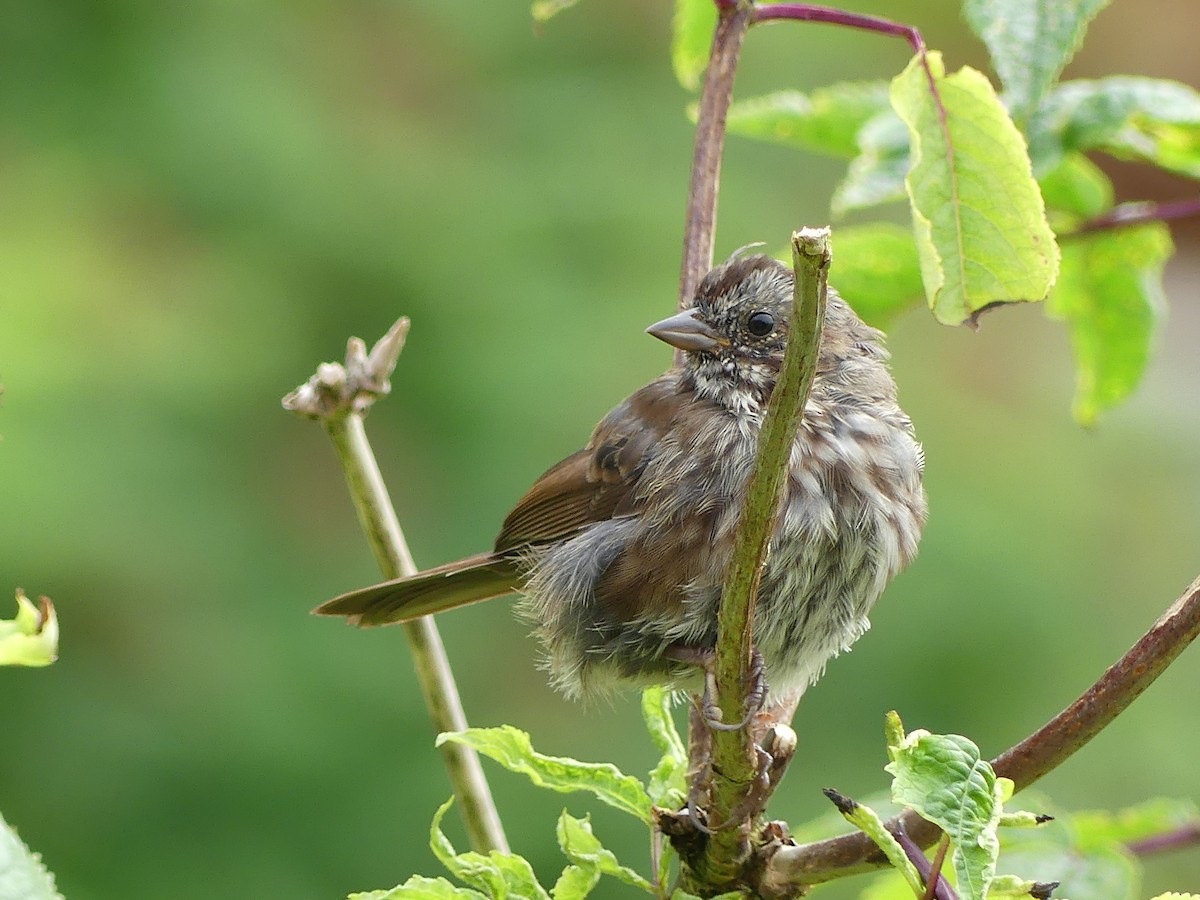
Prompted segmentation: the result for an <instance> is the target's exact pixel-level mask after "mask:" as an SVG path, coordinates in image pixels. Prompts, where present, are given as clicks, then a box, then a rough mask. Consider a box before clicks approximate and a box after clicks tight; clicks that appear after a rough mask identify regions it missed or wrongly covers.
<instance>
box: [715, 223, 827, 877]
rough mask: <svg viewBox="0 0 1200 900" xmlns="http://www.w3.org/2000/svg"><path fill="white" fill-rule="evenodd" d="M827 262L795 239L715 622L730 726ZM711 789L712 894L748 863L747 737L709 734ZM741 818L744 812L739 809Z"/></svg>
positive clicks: (736, 712) (806, 235)
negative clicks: (788, 313)
mask: <svg viewBox="0 0 1200 900" xmlns="http://www.w3.org/2000/svg"><path fill="white" fill-rule="evenodd" d="M831 259H832V255H831V253H830V249H829V229H828V228H806V229H803V230H801V231H798V232H796V233H795V234H793V235H792V266H793V268H794V270H795V279H796V283H795V288H794V292H793V297H792V318H791V323H792V324H791V331H790V333H789V335H788V345H787V351H786V353H785V355H784V361H783V366H782V369H781V370H780V373H779V379H778V381H777V382H776V384H775V389H774V391H773V392H772V393H771V400H770V403H769V404H768V406H767V412H766V415H765V417H764V419H763V424H762V430H761V432H760V433H759V441H758V453H757V456H756V458H755V463H754V469H753V471H752V472H751V474H750V479H749V481H748V483H747V486H746V496H745V500H744V501H743V505H742V511H741V516H740V518H739V520H738V527H737V532H736V536H735V539H734V540H735V543H734V549H733V554H732V557H731V559H730V563H729V569H728V570H727V571H726V574H725V582H724V584H723V586H722V590H721V607H720V610H719V612H718V618H717V650H716V654H717V658H716V680H717V691H718V702H719V704H720V708H721V715H722V718H723V719H724V721H726V722H736V721H738V720H739V719H740V718H741V717H742V714H743V708H742V707H743V704H744V702H745V693H746V691H745V687H746V685H747V684H748V682H749V680H750V677H751V672H750V669H751V666H750V656H751V650H752V628H751V623H752V622H753V621H754V605H755V596H756V594H757V592H758V582H759V579H760V577H761V575H762V569H763V563H764V561H765V560H766V556H767V548H768V544H769V543H770V539H771V532H772V526H773V524H774V522H775V517H776V513H777V511H778V509H779V498H780V494H781V492H782V489H783V487H784V483H785V479H786V476H787V471H788V464H789V462H790V461H791V450H792V445H793V443H794V442H795V438H796V431H797V429H798V428H799V426H800V420H801V418H802V416H803V412H804V404H805V401H806V400H807V399H808V394H809V391H810V390H811V388H812V382H813V377H814V375H815V374H816V370H817V354H818V351H819V349H820V345H821V329H822V326H823V324H824V321H825V296H826V289H827V284H826V282H827V278H828V275H829V265H830V261H831ZM712 758H713V767H712V768H713V786H712V803H711V813H710V819H709V824H710V825H712V826H714V827H715V828H716V832H715V833H714V834H713V836H712V838H711V839H710V840H709V842H708V844H707V847H706V851H705V856H704V859H703V861H702V862H701V863H700V864H699V865H698V866H697V868H698V870H699V874H700V877H701V878H703V879H704V880H705V882H706V883H707V884H709V885H710V886H722V885H724V884H727V883H731V882H733V881H734V880H735V879H736V877H737V875H738V873H739V870H740V867H741V865H742V863H743V862H744V861H745V859H746V857H747V855H748V853H749V846H748V843H747V839H748V835H749V831H750V827H751V825H752V824H753V823H752V822H751V821H750V820H749V816H748V815H747V817H746V821H741V822H738V821H736V818H737V816H738V813H737V811H738V810H739V809H743V808H746V807H744V806H743V805H742V800H743V799H744V798H745V796H746V792H747V790H748V789H749V786H750V785H751V784H753V783H754V781H755V780H756V778H757V777H758V775H759V762H758V754H757V750H756V749H755V746H754V742H753V740H752V739H751V734H750V730H749V729H739V730H737V731H718V732H716V733H715V734H714V735H713V756H712ZM746 809H748V808H746Z"/></svg>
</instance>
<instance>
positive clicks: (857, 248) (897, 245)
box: [833, 222, 924, 328]
mask: <svg viewBox="0 0 1200 900" xmlns="http://www.w3.org/2000/svg"><path fill="white" fill-rule="evenodd" d="M834 240H835V242H836V246H835V247H834V253H835V256H834V267H833V273H834V275H833V280H834V282H835V283H836V286H837V290H838V293H839V294H841V295H842V299H844V300H845V301H846V302H847V303H849V304H850V306H852V307H853V308H854V311H855V312H857V313H858V314H859V315H860V316H861V317H862V318H863V320H864V321H865V322H866V323H867V324H868V325H874V326H875V327H876V328H886V327H887V326H888V325H889V324H890V323H891V322H892V321H893V320H894V319H895V318H896V316H898V315H900V313H902V312H905V311H906V310H909V309H913V308H915V307H917V306H920V305H921V300H922V299H923V298H924V291H923V290H922V287H921V261H920V259H918V257H917V245H916V243H914V241H913V235H912V229H909V228H902V227H901V226H899V225H892V224H890V223H887V222H877V223H874V224H871V225H852V226H848V227H845V228H839V229H838V232H837V234H836V236H835V238H834Z"/></svg>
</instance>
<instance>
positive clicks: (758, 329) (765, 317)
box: [746, 312, 775, 337]
mask: <svg viewBox="0 0 1200 900" xmlns="http://www.w3.org/2000/svg"><path fill="white" fill-rule="evenodd" d="M774 329H775V317H774V316H773V315H771V314H770V313H769V312H756V313H752V314H751V316H750V318H749V319H747V320H746V330H747V331H749V332H750V333H751V334H752V335H754V336H755V337H766V336H767V335H768V334H770V333H771V332H772V331H773V330H774Z"/></svg>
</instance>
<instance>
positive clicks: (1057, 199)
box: [1038, 153, 1113, 231]
mask: <svg viewBox="0 0 1200 900" xmlns="http://www.w3.org/2000/svg"><path fill="white" fill-rule="evenodd" d="M1038 184H1040V185H1041V187H1042V197H1043V198H1044V199H1045V201H1046V208H1047V210H1049V211H1050V215H1051V217H1052V219H1054V218H1055V216H1056V215H1057V219H1056V220H1055V221H1054V224H1055V225H1056V227H1058V226H1060V225H1061V230H1063V231H1068V230H1071V229H1073V228H1075V227H1076V226H1078V225H1079V224H1080V222H1082V221H1084V220H1086V219H1093V218H1095V217H1096V216H1098V215H1100V214H1101V213H1102V212H1105V211H1106V210H1108V209H1109V208H1110V207H1112V204H1113V186H1112V181H1111V180H1110V179H1109V177H1108V176H1107V175H1105V174H1104V172H1102V171H1101V170H1100V167H1099V166H1097V165H1096V164H1095V163H1094V162H1092V161H1091V160H1090V159H1088V158H1087V157H1086V156H1084V155H1083V154H1082V153H1071V154H1068V155H1067V156H1064V157H1063V158H1062V160H1061V161H1060V162H1059V164H1058V165H1057V166H1055V167H1054V168H1053V169H1051V170H1050V171H1049V172H1047V173H1046V174H1044V175H1042V177H1041V178H1039V179H1038Z"/></svg>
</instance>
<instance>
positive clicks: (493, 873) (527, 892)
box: [429, 797, 551, 900]
mask: <svg viewBox="0 0 1200 900" xmlns="http://www.w3.org/2000/svg"><path fill="white" fill-rule="evenodd" d="M453 805H454V798H453V797H451V798H450V799H449V800H447V801H446V802H445V803H443V804H442V805H441V806H440V807H438V811H437V812H436V813H435V814H434V816H433V824H432V825H430V826H429V848H430V849H431V850H432V851H433V855H434V856H436V857H437V858H438V862H440V863H441V864H442V865H443V866H445V867H446V868H447V869H448V870H449V871H450V874H451V875H453V876H454V877H455V878H457V879H458V880H459V881H462V882H465V883H466V884H469V885H471V886H472V887H476V888H479V889H480V890H481V891H483V892H484V894H486V895H487V896H488V897H494V898H496V900H504V898H509V897H511V898H512V900H551V898H550V895H549V894H547V893H546V891H545V890H544V889H543V888H542V886H541V885H540V884H538V881H537V877H536V876H535V875H534V874H533V867H532V866H530V865H529V861H528V860H526V859H525V858H524V857H523V856H518V855H517V854H515V853H501V852H500V851H499V850H493V851H491V852H490V853H488V854H487V855H486V856H485V855H484V854H482V853H477V852H475V851H474V850H468V851H467V852H466V853H458V852H457V851H456V850H455V849H454V845H453V844H451V843H450V840H449V838H447V837H446V835H444V834H442V827H441V826H442V817H443V816H445V815H446V810H448V809H449V808H450V807H451V806H453Z"/></svg>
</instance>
